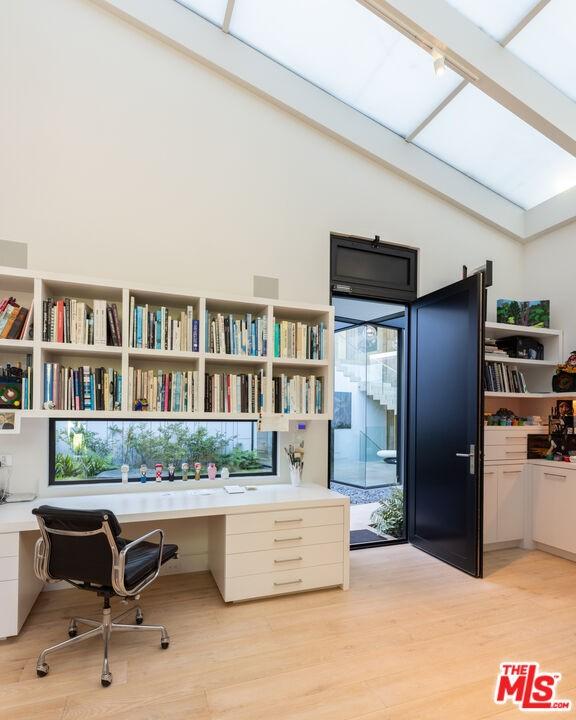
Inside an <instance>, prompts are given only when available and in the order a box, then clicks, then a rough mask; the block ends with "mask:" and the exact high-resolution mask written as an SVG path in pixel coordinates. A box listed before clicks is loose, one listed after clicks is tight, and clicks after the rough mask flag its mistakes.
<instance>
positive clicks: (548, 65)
mask: <svg viewBox="0 0 576 720" xmlns="http://www.w3.org/2000/svg"><path fill="white" fill-rule="evenodd" d="M575 37H576V2H575V0H551V2H550V3H548V5H546V7H544V8H543V9H542V10H541V11H540V12H539V13H538V15H536V17H535V18H534V19H533V20H532V21H531V22H530V23H528V25H527V26H526V27H525V28H524V29H523V30H522V32H521V33H519V34H518V35H517V36H516V37H515V38H514V39H513V40H512V42H511V43H510V44H509V45H508V49H509V50H510V51H512V52H513V53H514V54H515V55H517V56H518V57H519V58H520V59H521V60H523V61H524V62H525V63H526V64H527V65H530V66H531V67H532V68H534V70H536V72H538V73H540V75H542V77H544V78H546V80H548V81H549V82H551V83H552V84H553V85H555V86H556V87H557V88H558V89H559V90H561V91H562V92H563V93H564V94H566V95H568V97H570V98H572V100H576V61H575V50H576V46H575V40H574V38H575Z"/></svg>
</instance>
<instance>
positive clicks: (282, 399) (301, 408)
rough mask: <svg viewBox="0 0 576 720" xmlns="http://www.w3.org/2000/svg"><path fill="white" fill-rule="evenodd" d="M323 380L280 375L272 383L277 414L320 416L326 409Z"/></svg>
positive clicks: (273, 401)
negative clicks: (324, 408)
mask: <svg viewBox="0 0 576 720" xmlns="http://www.w3.org/2000/svg"><path fill="white" fill-rule="evenodd" d="M323 392H324V383H323V378H321V377H316V376H314V375H309V376H308V377H304V376H303V375H294V376H292V377H289V376H288V375H284V374H282V375H279V376H278V377H275V378H274V379H273V381H272V407H273V409H274V412H275V413H285V414H289V413H308V414H312V415H315V414H318V413H321V412H323V407H324V399H323Z"/></svg>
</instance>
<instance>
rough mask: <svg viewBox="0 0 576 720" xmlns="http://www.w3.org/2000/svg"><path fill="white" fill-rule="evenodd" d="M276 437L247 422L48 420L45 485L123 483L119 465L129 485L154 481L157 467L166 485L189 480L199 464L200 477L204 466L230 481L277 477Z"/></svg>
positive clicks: (204, 468)
mask: <svg viewBox="0 0 576 720" xmlns="http://www.w3.org/2000/svg"><path fill="white" fill-rule="evenodd" d="M276 462H277V449H276V433H273V432H258V429H257V423H256V422H253V421H248V420H235V421H230V420H226V421H224V420H222V421H219V420H206V421H188V420H148V419H147V418H146V417H145V413H143V417H142V420H140V419H138V420H120V419H119V420H116V419H114V420H78V419H57V420H56V419H52V420H50V453H49V484H50V485H52V486H61V485H86V484H95V483H98V484H100V483H113V484H119V483H121V482H122V470H121V466H122V465H128V468H129V469H128V473H127V474H128V480H129V482H138V481H140V479H141V472H142V471H141V467H142V465H145V466H146V468H147V470H146V477H147V480H148V481H150V480H152V481H153V480H154V479H155V475H156V464H157V463H160V464H161V465H162V469H161V472H162V479H163V480H168V479H169V478H168V474H169V465H171V464H173V465H174V479H176V480H180V479H183V478H182V475H183V470H182V465H183V464H184V463H187V464H188V466H189V469H188V471H187V477H188V480H194V477H195V469H194V464H195V463H200V464H201V466H202V467H201V470H200V474H201V477H202V478H207V477H209V473H208V464H209V463H214V464H215V465H216V466H217V472H218V478H220V472H221V470H222V468H223V467H226V468H228V470H229V472H230V476H231V477H250V476H256V475H257V476H268V475H275V474H276Z"/></svg>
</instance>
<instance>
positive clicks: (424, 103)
mask: <svg viewBox="0 0 576 720" xmlns="http://www.w3.org/2000/svg"><path fill="white" fill-rule="evenodd" d="M230 32H231V33H232V34H233V35H235V36H236V37H238V38H239V39H240V40H243V41H244V42H246V43H248V44H249V45H251V46H252V47H254V48H256V49H257V50H259V51H260V52H262V53H264V54H265V55H267V56H268V57H270V58H272V59H274V60H276V61H277V62H279V63H281V64H282V65H284V66H285V67H287V68H289V69H290V70H293V71H294V72H295V73H297V74H298V75H301V76H302V77H303V78H306V79H307V80H309V81H311V82H313V83H314V84H316V85H318V87H320V88H322V89H324V90H326V91H327V92H329V93H330V94H332V95H334V96H335V97H337V98H339V99H340V100H343V101H344V102H345V103H347V104H349V105H351V106H352V107H354V108H356V109H357V110H359V111H360V112H362V113H364V114H365V115H368V116H369V117H371V118H373V119H374V120H376V121H378V122H379V123H381V124H382V125H385V126H386V127H388V128H390V129H391V130H393V131H394V132H396V133H399V134H400V135H402V136H406V135H408V134H409V133H410V132H411V131H412V130H414V128H415V127H416V126H417V125H419V123H420V122H421V121H422V120H423V119H424V118H425V117H427V115H428V114H429V113H430V112H431V111H432V110H433V109H434V108H435V107H436V106H437V105H438V104H439V103H440V102H441V101H442V100H443V99H444V98H445V97H446V96H447V95H448V94H449V93H450V92H451V91H452V90H453V89H454V88H455V87H456V86H457V85H458V84H459V82H460V77H459V76H458V75H457V74H456V73H454V72H453V71H451V70H449V69H448V68H447V69H446V71H445V73H444V74H443V75H442V76H440V77H437V76H436V75H435V74H434V70H433V65H432V60H431V57H430V54H429V53H428V52H426V51H425V50H423V49H422V48H420V47H419V46H418V45H416V44H415V43H414V42H412V41H411V40H409V39H408V38H406V37H405V36H404V35H402V34H401V33H400V32H398V31H397V30H395V29H394V28H392V27H390V25H388V24H387V23H385V22H384V21H383V20H381V19H380V18H379V17H377V16H376V15H374V13H372V12H370V11H369V10H367V9H366V8H364V7H362V6H361V5H360V4H359V3H357V2H355V0H236V2H235V5H234V12H233V14H232V22H231V25H230Z"/></svg>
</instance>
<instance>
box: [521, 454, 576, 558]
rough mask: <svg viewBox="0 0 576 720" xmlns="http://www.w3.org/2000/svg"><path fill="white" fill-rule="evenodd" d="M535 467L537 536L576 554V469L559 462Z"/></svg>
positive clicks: (533, 509)
mask: <svg viewBox="0 0 576 720" xmlns="http://www.w3.org/2000/svg"><path fill="white" fill-rule="evenodd" d="M558 465H559V466H558ZM531 470H532V537H533V539H534V540H535V541H536V542H539V543H543V544H544V545H550V546H551V547H554V548H558V549H559V550H565V551H566V552H571V553H576V523H575V522H574V509H575V508H576V470H573V469H571V468H566V469H564V468H563V467H562V464H556V463H550V467H549V468H548V467H543V466H541V465H534V466H532V468H531Z"/></svg>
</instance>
